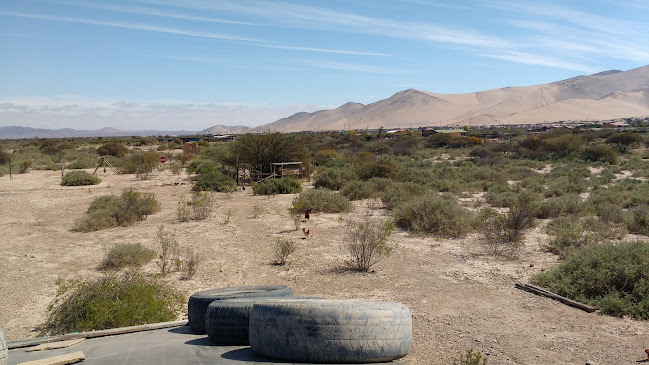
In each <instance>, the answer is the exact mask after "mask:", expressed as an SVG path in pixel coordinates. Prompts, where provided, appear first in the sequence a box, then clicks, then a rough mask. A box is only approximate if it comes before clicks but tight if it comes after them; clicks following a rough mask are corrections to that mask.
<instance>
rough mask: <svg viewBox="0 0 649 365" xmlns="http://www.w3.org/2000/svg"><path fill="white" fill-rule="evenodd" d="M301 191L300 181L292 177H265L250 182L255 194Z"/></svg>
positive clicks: (294, 192) (295, 192)
mask: <svg viewBox="0 0 649 365" xmlns="http://www.w3.org/2000/svg"><path fill="white" fill-rule="evenodd" d="M301 191H302V183H300V181H299V180H298V179H296V178H294V177H283V178H279V179H267V180H264V181H261V182H258V183H253V184H252V192H253V194H255V195H274V194H297V193H299V192H301Z"/></svg>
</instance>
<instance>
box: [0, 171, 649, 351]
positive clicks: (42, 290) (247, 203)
mask: <svg viewBox="0 0 649 365" xmlns="http://www.w3.org/2000/svg"><path fill="white" fill-rule="evenodd" d="M99 176H100V177H101V178H102V179H103V181H102V182H101V184H99V185H96V186H91V187H62V186H60V185H59V182H60V172H57V171H31V172H29V173H27V174H23V175H14V176H13V180H10V179H9V176H3V177H0V234H1V235H0V257H1V259H0V327H2V328H4V329H5V331H6V332H7V335H8V337H9V339H10V340H17V339H22V338H26V337H34V336H36V332H35V331H36V328H37V327H38V325H39V324H41V323H42V322H43V321H44V320H45V318H46V310H47V305H48V304H49V303H50V302H51V300H52V299H53V297H54V295H55V290H56V285H55V281H56V279H57V278H59V277H62V278H68V277H73V276H81V277H91V276H99V275H102V274H101V273H100V272H98V271H97V270H96V269H95V268H96V267H97V265H98V264H99V262H100V261H101V259H102V257H103V255H104V250H105V247H106V246H108V245H111V244H114V243H136V242H140V243H142V244H144V245H146V246H147V247H150V248H152V249H155V250H159V247H156V242H155V235H156V231H157V230H158V227H159V226H160V225H164V226H165V227H166V228H167V229H170V230H176V232H177V236H178V238H179V240H180V242H181V244H182V245H184V246H185V247H190V246H191V247H193V248H194V249H196V250H198V252H200V254H201V258H202V262H201V264H200V266H199V269H198V273H197V275H196V276H195V277H194V279H192V280H182V279H181V275H180V273H174V274H171V275H169V276H168V277H167V280H169V281H170V282H171V283H172V284H173V285H175V286H176V287H177V288H179V289H180V290H182V291H183V292H184V293H185V294H186V295H187V296H189V295H190V294H191V293H193V292H195V291H199V290H205V289H210V288H218V287H226V286H235V285H252V284H270V283H277V284H287V285H290V286H291V287H292V288H293V289H294V291H295V293H296V294H297V295H308V296H322V297H328V298H339V299H364V300H373V301H396V302H402V303H405V304H406V305H408V307H409V308H410V310H411V311H412V315H413V336H414V339H413V346H412V349H411V352H410V354H409V355H408V356H407V357H406V358H405V359H403V362H404V363H406V364H448V363H452V361H453V359H456V358H459V356H460V355H461V354H463V353H465V352H466V350H467V349H469V348H473V349H475V350H479V351H482V352H483V353H485V354H487V355H488V356H489V364H586V363H589V364H631V363H635V362H636V361H638V360H642V359H646V355H645V354H644V351H643V348H644V347H649V323H647V322H640V321H633V320H629V319H619V318H612V317H607V316H601V315H598V314H588V313H586V312H583V311H581V310H578V309H574V308H571V307H568V306H565V305H563V304H561V303H559V302H556V301H553V300H550V299H547V298H542V297H538V296H535V295H533V294H529V293H527V292H523V291H520V290H517V289H515V287H514V283H516V282H527V279H528V278H529V277H530V276H531V275H533V274H535V273H538V272H539V271H540V270H543V269H547V268H549V267H551V266H552V265H554V264H555V263H556V257H555V256H554V255H552V254H548V253H544V252H543V251H542V250H541V245H542V243H543V241H544V239H545V236H544V235H543V234H542V233H540V229H539V228H536V229H534V230H533V231H531V232H529V234H527V236H526V240H525V245H524V248H523V249H522V250H521V251H520V252H519V253H518V254H517V255H516V257H514V258H512V257H503V256H494V255H492V254H491V253H490V250H489V249H488V248H487V247H486V246H485V245H484V244H483V243H481V241H480V239H479V236H478V235H473V236H469V237H467V238H465V239H459V240H446V239H436V238H423V237H413V236H410V235H409V234H407V233H403V232H398V233H396V234H395V235H393V237H392V239H393V242H395V243H396V246H397V247H396V249H395V250H394V251H393V254H392V255H391V256H390V257H387V258H385V259H384V260H383V261H381V262H380V263H379V264H378V265H376V266H375V271H374V272H372V273H366V274H358V273H351V272H347V271H344V270H340V268H341V267H342V264H343V260H344V256H343V253H342V251H341V249H340V246H341V243H342V242H343V240H344V237H345V235H344V232H345V228H344V227H343V224H342V223H341V217H342V219H344V220H348V219H352V218H354V217H356V218H360V217H362V216H365V215H371V216H373V217H375V218H377V219H380V216H381V215H385V211H384V210H382V209H381V208H380V205H379V204H378V203H377V202H372V201H361V202H356V203H355V210H354V212H353V213H350V214H312V215H311V219H310V221H309V222H307V223H303V226H304V227H306V228H307V229H309V230H310V233H311V234H310V237H308V238H304V235H303V233H302V231H301V230H299V231H296V230H295V229H294V223H293V221H292V220H291V218H290V216H289V214H288V212H287V209H288V208H289V207H290V202H291V200H292V199H293V197H294V196H293V195H285V196H282V195H278V196H272V197H266V196H254V195H252V191H251V189H247V190H245V191H238V192H235V193H233V194H229V195H228V194H217V207H216V209H215V213H214V214H213V215H212V216H211V217H210V218H209V219H208V220H206V221H200V222H179V221H178V219H177V217H176V208H177V206H178V202H179V201H180V199H181V197H182V196H183V195H184V194H187V193H188V192H189V191H190V185H189V183H188V181H187V177H186V176H184V175H180V176H177V175H172V174H170V173H168V172H163V173H160V174H158V175H157V176H155V177H154V178H152V179H150V180H139V179H136V177H135V176H134V175H115V174H113V173H112V172H110V171H108V173H103V172H102V171H101V170H100V171H99ZM130 187H132V188H135V189H137V190H139V191H143V192H153V193H155V195H156V197H157V199H158V200H159V201H160V202H161V203H162V212H160V213H157V214H154V215H152V216H149V218H148V219H147V220H146V221H144V222H139V223H136V224H135V225H133V226H131V227H119V228H113V229H107V230H103V231H99V232H94V233H80V232H75V231H73V230H72V227H73V225H74V222H75V220H76V219H78V218H79V217H81V216H82V215H83V213H84V211H85V210H86V209H87V208H88V205H89V204H90V202H91V201H92V200H93V199H94V198H96V197H98V196H101V195H105V194H120V193H121V192H122V191H123V189H126V188H130ZM465 203H466V204H467V206H469V205H470V204H471V202H470V201H469V202H465ZM255 206H257V207H259V208H260V211H261V215H260V216H259V217H257V218H254V217H253V209H254V207H255ZM228 213H230V215H231V217H230V219H229V222H226V221H227V216H228ZM276 237H281V238H291V239H293V240H294V241H295V242H296V243H297V246H298V247H297V250H296V251H295V253H294V254H293V256H291V258H290V263H289V265H287V266H286V267H278V266H274V265H272V264H271V261H272V257H273V255H272V245H273V244H274V242H275V239H276ZM144 270H145V271H147V272H149V273H155V272H156V271H157V270H158V268H157V266H156V263H155V262H151V263H149V264H148V265H147V266H146V267H145V268H144Z"/></svg>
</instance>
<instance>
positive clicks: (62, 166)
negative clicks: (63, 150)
mask: <svg viewBox="0 0 649 365" xmlns="http://www.w3.org/2000/svg"><path fill="white" fill-rule="evenodd" d="M60 161H61V177H63V170H64V169H65V167H64V165H63V156H61V159H60Z"/></svg>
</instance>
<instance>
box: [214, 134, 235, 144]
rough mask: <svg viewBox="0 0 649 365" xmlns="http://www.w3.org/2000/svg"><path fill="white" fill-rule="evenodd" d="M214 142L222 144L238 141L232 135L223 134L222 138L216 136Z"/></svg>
mask: <svg viewBox="0 0 649 365" xmlns="http://www.w3.org/2000/svg"><path fill="white" fill-rule="evenodd" d="M214 140H215V141H216V142H222V141H236V140H237V137H236V136H234V135H232V134H223V135H220V136H214Z"/></svg>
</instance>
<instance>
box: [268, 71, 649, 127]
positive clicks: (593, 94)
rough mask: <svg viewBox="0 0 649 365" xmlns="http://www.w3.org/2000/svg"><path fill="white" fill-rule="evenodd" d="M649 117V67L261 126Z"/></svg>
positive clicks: (404, 97)
mask: <svg viewBox="0 0 649 365" xmlns="http://www.w3.org/2000/svg"><path fill="white" fill-rule="evenodd" d="M644 116H649V65H648V66H643V67H639V68H635V69H632V70H628V71H619V70H611V71H604V72H600V73H597V74H593V75H589V76H578V77H574V78H571V79H567V80H562V81H557V82H553V83H548V84H541V85H533V86H524V87H505V88H500V89H494V90H486V91H478V92H473V93H466V94H436V93H431V92H427V91H422V90H414V89H408V90H404V91H401V92H398V93H396V94H394V95H392V96H391V97H389V98H387V99H383V100H379V101H377V102H375V103H372V104H368V105H365V106H363V105H362V104H355V103H347V104H345V105H343V106H341V107H339V108H337V109H333V110H323V111H318V112H315V113H298V114H295V115H293V116H290V117H288V118H284V119H280V120H278V121H276V122H274V123H270V124H266V125H264V126H262V127H260V128H261V129H263V130H273V131H281V132H296V131H304V130H312V131H321V130H343V129H349V128H351V129H363V128H379V127H384V128H404V127H421V126H446V125H449V126H450V125H462V126H463V125H468V126H479V125H499V124H503V125H507V124H536V123H549V122H556V121H570V120H573V121H581V120H584V121H585V120H607V119H616V118H626V117H644Z"/></svg>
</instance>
